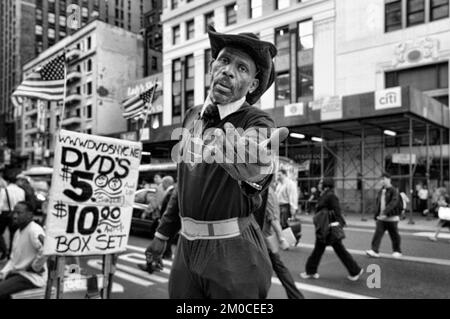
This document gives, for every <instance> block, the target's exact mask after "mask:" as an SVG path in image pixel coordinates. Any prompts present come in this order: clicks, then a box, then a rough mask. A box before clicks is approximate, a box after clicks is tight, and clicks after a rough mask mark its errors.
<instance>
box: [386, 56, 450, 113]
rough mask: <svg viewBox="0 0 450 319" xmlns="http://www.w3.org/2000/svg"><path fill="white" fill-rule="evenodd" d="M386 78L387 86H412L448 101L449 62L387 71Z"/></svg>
mask: <svg viewBox="0 0 450 319" xmlns="http://www.w3.org/2000/svg"><path fill="white" fill-rule="evenodd" d="M385 79H386V88H390V87H395V86H411V87H414V88H416V89H418V90H420V91H422V92H429V93H430V95H431V96H433V97H434V98H436V99H438V100H440V101H444V102H447V103H448V88H449V87H448V63H447V62H445V63H438V64H432V65H426V66H421V67H417V68H410V69H406V70H399V71H392V72H387V73H386V74H385ZM447 105H448V104H447Z"/></svg>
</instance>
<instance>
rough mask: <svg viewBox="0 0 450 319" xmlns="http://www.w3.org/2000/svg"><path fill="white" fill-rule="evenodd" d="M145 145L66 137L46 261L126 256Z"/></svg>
mask: <svg viewBox="0 0 450 319" xmlns="http://www.w3.org/2000/svg"><path fill="white" fill-rule="evenodd" d="M141 153H142V144H141V143H136V142H130V141H122V140H117V139H112V138H107V137H100V136H92V135H87V134H81V133H75V132H69V131H64V130H63V131H61V132H60V133H59V135H58V136H57V141H56V147H55V163H54V171H53V176H52V187H51V190H50V201H49V205H48V207H49V208H48V212H47V222H46V234H47V240H46V241H45V245H44V253H45V254H46V255H58V256H89V255H106V254H112V253H117V252H121V251H125V249H126V245H127V242H128V235H129V231H130V226H131V217H132V210H133V208H132V205H133V202H134V194H135V192H136V187H137V181H138V174H139V171H138V168H139V164H140V161H141Z"/></svg>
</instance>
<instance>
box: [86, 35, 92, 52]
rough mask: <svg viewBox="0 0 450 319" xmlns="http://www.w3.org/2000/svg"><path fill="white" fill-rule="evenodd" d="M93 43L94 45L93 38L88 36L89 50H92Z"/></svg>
mask: <svg viewBox="0 0 450 319" xmlns="http://www.w3.org/2000/svg"><path fill="white" fill-rule="evenodd" d="M91 45H92V38H91V37H88V38H87V50H90V49H91Z"/></svg>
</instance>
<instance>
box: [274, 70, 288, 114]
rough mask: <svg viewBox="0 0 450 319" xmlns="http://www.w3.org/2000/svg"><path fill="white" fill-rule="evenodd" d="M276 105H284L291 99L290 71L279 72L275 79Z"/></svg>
mask: <svg viewBox="0 0 450 319" xmlns="http://www.w3.org/2000/svg"><path fill="white" fill-rule="evenodd" d="M275 95H276V106H277V107H280V106H284V105H285V104H287V103H290V101H291V85H290V76H289V72H283V73H279V74H277V76H276V79H275Z"/></svg>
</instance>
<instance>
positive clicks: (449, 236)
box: [414, 232, 450, 239]
mask: <svg viewBox="0 0 450 319" xmlns="http://www.w3.org/2000/svg"><path fill="white" fill-rule="evenodd" d="M434 234H435V233H433V232H419V233H414V236H418V237H427V238H428V237H434ZM438 238H441V239H450V233H440V234H439V235H438Z"/></svg>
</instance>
